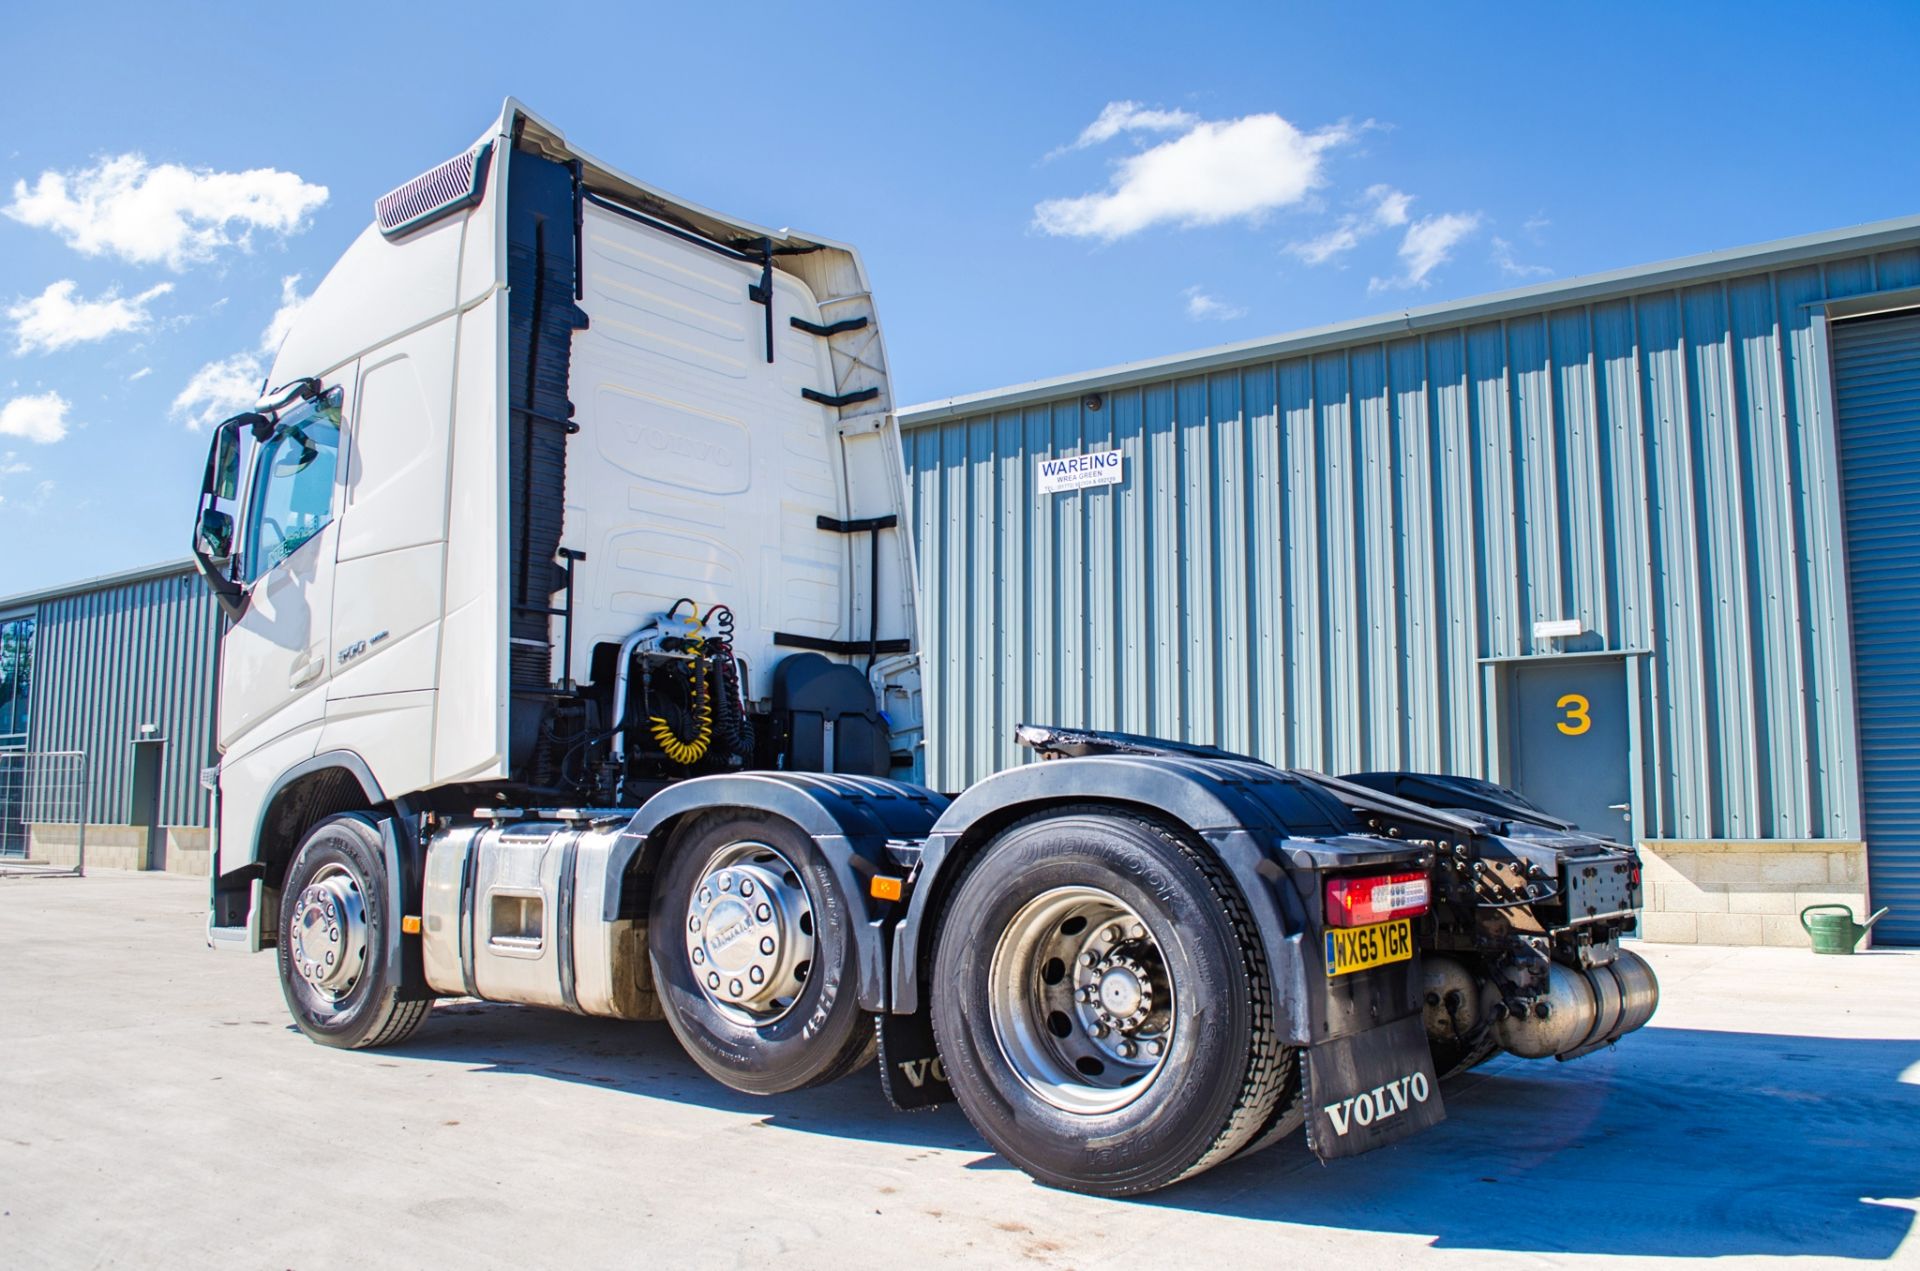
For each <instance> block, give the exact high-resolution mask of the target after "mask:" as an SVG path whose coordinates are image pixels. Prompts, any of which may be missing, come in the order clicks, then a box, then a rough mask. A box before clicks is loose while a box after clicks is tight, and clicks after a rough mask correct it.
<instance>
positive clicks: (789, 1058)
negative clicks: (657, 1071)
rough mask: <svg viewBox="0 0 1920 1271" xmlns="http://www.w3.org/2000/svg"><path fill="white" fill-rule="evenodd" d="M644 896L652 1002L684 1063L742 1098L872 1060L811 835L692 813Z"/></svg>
mask: <svg viewBox="0 0 1920 1271" xmlns="http://www.w3.org/2000/svg"><path fill="white" fill-rule="evenodd" d="M667 850H668V855H667V859H666V862H665V864H664V866H663V867H662V869H661V872H660V874H659V877H658V880H657V881H656V883H655V886H654V889H653V905H652V913H651V916H650V918H649V920H648V923H647V946H648V952H649V953H650V954H651V955H652V961H653V979H654V984H655V986H656V988H657V989H658V990H659V994H660V1003H661V1006H662V1007H663V1008H664V1010H665V1012H666V1016H667V1022H668V1023H669V1024H670V1025H672V1027H673V1031H674V1035H675V1036H677V1037H678V1038H679V1039H680V1044H681V1045H683V1046H685V1047H686V1049H687V1053H688V1054H690V1055H692V1056H693V1058H694V1062H696V1063H698V1064H699V1065H700V1066H701V1067H702V1068H704V1069H706V1070H707V1072H708V1073H710V1074H711V1075H712V1076H713V1077H714V1078H715V1079H716V1080H717V1081H719V1082H721V1083H722V1084H723V1085H727V1086H731V1087H732V1088H733V1089H735V1090H739V1091H742V1092H744V1093H746V1094H781V1093H783V1092H785V1091H788V1090H799V1089H802V1088H804V1087H807V1086H818V1085H824V1084H826V1083H827V1082H829V1081H837V1080H839V1079H840V1078H841V1077H844V1076H846V1075H847V1074H848V1073H850V1072H852V1071H854V1070H855V1069H856V1068H859V1067H860V1066H862V1065H863V1064H865V1063H866V1062H867V1061H868V1060H869V1059H871V1058H872V1057H873V1051H874V1030H873V1026H872V1023H871V1021H869V1020H868V1019H867V1017H866V1016H865V1015H864V1014H863V1013H862V1012H861V1010H860V1003H859V998H858V994H857V992H856V982H855V971H856V966H855V956H856V954H855V949H854V940H853V923H854V922H856V921H858V916H857V915H855V914H853V913H852V912H851V911H850V908H849V904H848V898H847V897H845V896H843V895H842V894H841V892H840V888H839V886H838V884H837V883H836V881H835V879H834V873H833V869H832V867H831V866H829V865H828V863H827V860H826V858H825V857H824V856H823V855H822V854H821V852H820V848H819V846H818V845H817V844H815V843H814V841H813V839H812V837H811V836H809V835H806V834H803V833H801V832H800V830H799V829H798V828H796V827H795V826H794V825H793V824H791V823H790V822H787V821H784V820H781V819H780V818H778V817H774V816H768V815H766V814H764V813H758V812H749V811H745V810H727V811H718V812H708V813H703V814H702V815H700V816H699V817H697V818H696V819H694V820H693V821H692V822H690V823H689V824H688V825H686V826H685V827H684V828H682V829H681V830H680V831H679V832H678V833H677V834H675V835H674V839H673V842H672V844H671V845H670V846H669V847H668V849H667Z"/></svg>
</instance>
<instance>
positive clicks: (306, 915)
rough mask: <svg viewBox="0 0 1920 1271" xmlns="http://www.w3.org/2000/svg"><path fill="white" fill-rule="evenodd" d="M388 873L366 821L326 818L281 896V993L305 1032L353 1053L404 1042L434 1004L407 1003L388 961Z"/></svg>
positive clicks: (306, 842)
mask: <svg viewBox="0 0 1920 1271" xmlns="http://www.w3.org/2000/svg"><path fill="white" fill-rule="evenodd" d="M386 878H387V866H386V857H385V854H384V853H383V852H382V851H381V848H380V834H379V831H378V830H376V829H375V828H374V826H373V822H372V821H371V820H370V819H369V818H368V817H367V816H365V815H364V814H357V813H346V814H343V815H340V816H333V817H328V818H327V819H326V820H324V821H322V822H320V824H318V825H316V826H314V827H313V828H312V829H311V830H309V831H307V836H306V838H304V839H302V840H301V842H300V850H299V851H298V852H296V853H295V854H294V857H293V863H292V864H291V865H289V866H287V877H286V883H285V885H284V886H283V887H282V888H281V890H280V938H279V947H278V948H277V949H276V951H275V954H276V957H277V960H278V962H279V967H280V990H281V992H282V993H283V994H284V995H285V997H286V999H287V1010H288V1011H289V1012H290V1013H291V1014H292V1015H293V1022H294V1023H296V1024H298V1025H299V1026H300V1031H301V1032H303V1033H305V1034H306V1035H307V1036H308V1037H310V1038H312V1039H313V1040H314V1041H317V1042H319V1043H320V1044H321V1045H323V1046H339V1047H342V1048H345V1049H349V1050H359V1049H365V1048H368V1047H372V1046H391V1045H394V1044H395V1043H397V1042H402V1041H405V1040H406V1039H407V1038H408V1037H410V1036H412V1035H413V1032H414V1030H415V1029H417V1028H419V1027H420V1025H421V1023H422V1021H424V1020H425V1019H426V1017H427V1011H428V1008H430V1007H431V1006H432V1005H433V1003H432V1001H431V1000H419V1001H406V1000H402V999H401V996H400V968H399V967H398V966H396V965H394V964H393V961H392V959H390V958H389V957H388V956H387V934H388V931H389V929H390V928H389V926H388V924H389V923H393V922H398V921H399V915H397V914H389V913H388V912H387V907H386Z"/></svg>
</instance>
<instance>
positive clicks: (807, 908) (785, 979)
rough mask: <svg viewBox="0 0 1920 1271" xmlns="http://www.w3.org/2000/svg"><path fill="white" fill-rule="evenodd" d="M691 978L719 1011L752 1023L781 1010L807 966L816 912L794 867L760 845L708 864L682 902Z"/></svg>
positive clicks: (741, 846)
mask: <svg viewBox="0 0 1920 1271" xmlns="http://www.w3.org/2000/svg"><path fill="white" fill-rule="evenodd" d="M686 930H687V958H688V962H689V964H690V965H691V966H692V968H693V977H694V982H695V983H696V984H698V985H699V986H700V991H701V992H702V993H704V994H706V996H707V998H708V1000H709V1001H711V1002H712V1003H713V1004H714V1005H715V1006H717V1007H718V1008H719V1009H720V1010H721V1012H722V1013H723V1014H726V1015H728V1016H729V1017H731V1018H734V1019H737V1020H741V1021H744V1022H746V1023H750V1024H753V1025H760V1024H765V1023H769V1022H771V1021H772V1020H774V1019H777V1018H779V1017H780V1016H781V1015H784V1014H785V1013H786V1011H787V1009H788V1008H789V1007H790V1006H792V1004H793V1001H794V999H795V998H797V997H798V996H799V995H800V989H801V986H802V985H803V984H804V983H805V981H806V977H807V972H808V971H809V970H810V969H811V967H812V962H813V949H814V935H813V909H812V906H811V903H810V902H809V900H808V898H807V889H806V887H805V885H804V884H803V883H802V882H801V880H800V874H799V871H798V870H796V869H795V868H794V867H793V865H792V864H791V863H790V862H789V861H788V860H787V859H786V857H784V856H782V855H781V854H780V853H779V852H776V851H774V850H773V849H772V848H770V847H768V846H766V845H765V844H763V843H736V844H732V845H730V846H728V847H726V848H723V849H721V851H720V852H718V853H717V854H716V855H715V856H714V857H713V858H712V859H711V860H710V861H708V862H707V867H706V871H705V872H704V874H703V875H702V876H701V879H700V882H699V885H698V886H696V887H695V888H694V890H693V898H692V899H691V901H689V903H688V905H687V927H686Z"/></svg>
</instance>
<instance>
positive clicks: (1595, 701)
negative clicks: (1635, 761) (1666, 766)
mask: <svg viewBox="0 0 1920 1271" xmlns="http://www.w3.org/2000/svg"><path fill="white" fill-rule="evenodd" d="M1508 674H1509V676H1510V677H1511V678H1510V679H1509V680H1508V681H1507V694H1506V698H1507V720H1506V723H1507V736H1506V743H1507V744H1506V751H1507V765H1508V773H1509V775H1508V779H1507V784H1508V785H1510V786H1512V787H1513V788H1514V789H1516V790H1518V791H1519V792H1520V793H1521V794H1524V795H1526V796H1527V798H1529V799H1531V800H1533V801H1534V802H1535V803H1537V804H1539V805H1540V806H1541V807H1543V808H1545V809H1546V810H1547V811H1549V812H1551V813H1553V814H1554V815H1555V816H1557V817H1561V818H1562V819H1564V820H1568V821H1572V822H1573V823H1574V824H1575V825H1578V826H1579V827H1580V828H1581V829H1583V830H1587V831H1590V832H1591V833H1594V834H1602V835H1605V836H1606V837H1607V838H1611V839H1626V838H1628V837H1630V836H1631V834H1632V830H1633V820H1632V809H1631V807H1630V805H1629V802H1628V801H1629V799H1631V798H1632V791H1633V779H1632V775H1631V771H1630V768H1629V762H1630V759H1631V756H1632V753H1633V732H1632V729H1631V727H1630V721H1629V719H1628V715H1627V663H1626V659H1625V658H1584V657H1583V658H1573V657H1543V658H1527V659H1523V660H1521V661H1518V662H1515V663H1512V664H1511V667H1510V669H1509V671H1508Z"/></svg>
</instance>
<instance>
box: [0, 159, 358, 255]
mask: <svg viewBox="0 0 1920 1271" xmlns="http://www.w3.org/2000/svg"><path fill="white" fill-rule="evenodd" d="M326 201H327V188H326V187H325V186H323V185H314V184H311V183H309V182H307V181H303V180H301V179H300V178H299V177H298V176H295V175H294V174H293V173H291V172H281V171H279V170H278V169H276V168H251V169H249V170H247V171H245V172H214V171H212V170H210V169H206V168H201V169H193V168H185V167H182V166H180V165H179V164H177V163H162V164H149V163H148V162H147V161H146V159H145V158H144V157H142V156H141V155H138V154H123V155H118V156H115V157H113V158H107V159H102V160H100V161H99V162H97V163H95V164H94V165H93V166H92V167H90V168H81V169H76V170H74V171H70V172H54V171H51V170H49V171H46V172H42V173H41V174H40V175H39V177H38V178H37V179H36V180H35V181H34V183H33V184H32V185H31V186H29V185H28V184H27V183H26V182H25V181H15V182H14V184H13V202H12V203H10V204H8V205H7V206H6V208H5V209H3V210H4V211H5V212H6V214H7V215H8V216H10V217H12V218H13V219H14V220H16V221H19V222H20V223H21V224H23V225H31V226H33V227H35V228H37V229H46V230H51V231H53V232H54V233H55V234H57V235H59V236H60V237H61V238H62V239H63V240H65V242H66V244H67V245H68V246H69V247H71V248H73V249H74V250H75V251H77V252H80V253H81V254H82V255H86V256H101V255H108V256H117V257H119V258H120V259H121V260H124V261H128V262H130V263H132V264H136V265H152V264H160V263H164V264H166V265H167V266H168V267H169V268H171V269H174V270H176V271H178V270H182V269H185V268H186V267H187V266H188V265H191V264H195V263H198V262H201V261H206V260H210V259H212V258H213V257H214V256H215V255H216V254H217V253H219V252H220V251H221V250H222V249H226V248H238V249H240V250H243V251H244V250H247V249H249V248H250V247H251V246H252V241H253V233H254V231H256V230H265V231H268V232H270V233H274V234H280V235H282V236H284V235H288V234H294V233H298V232H299V231H300V230H302V229H304V228H306V222H307V218H308V217H309V216H310V215H311V214H312V213H313V211H314V210H315V209H316V208H318V207H319V206H320V205H321V204H323V203H325V202H326Z"/></svg>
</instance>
